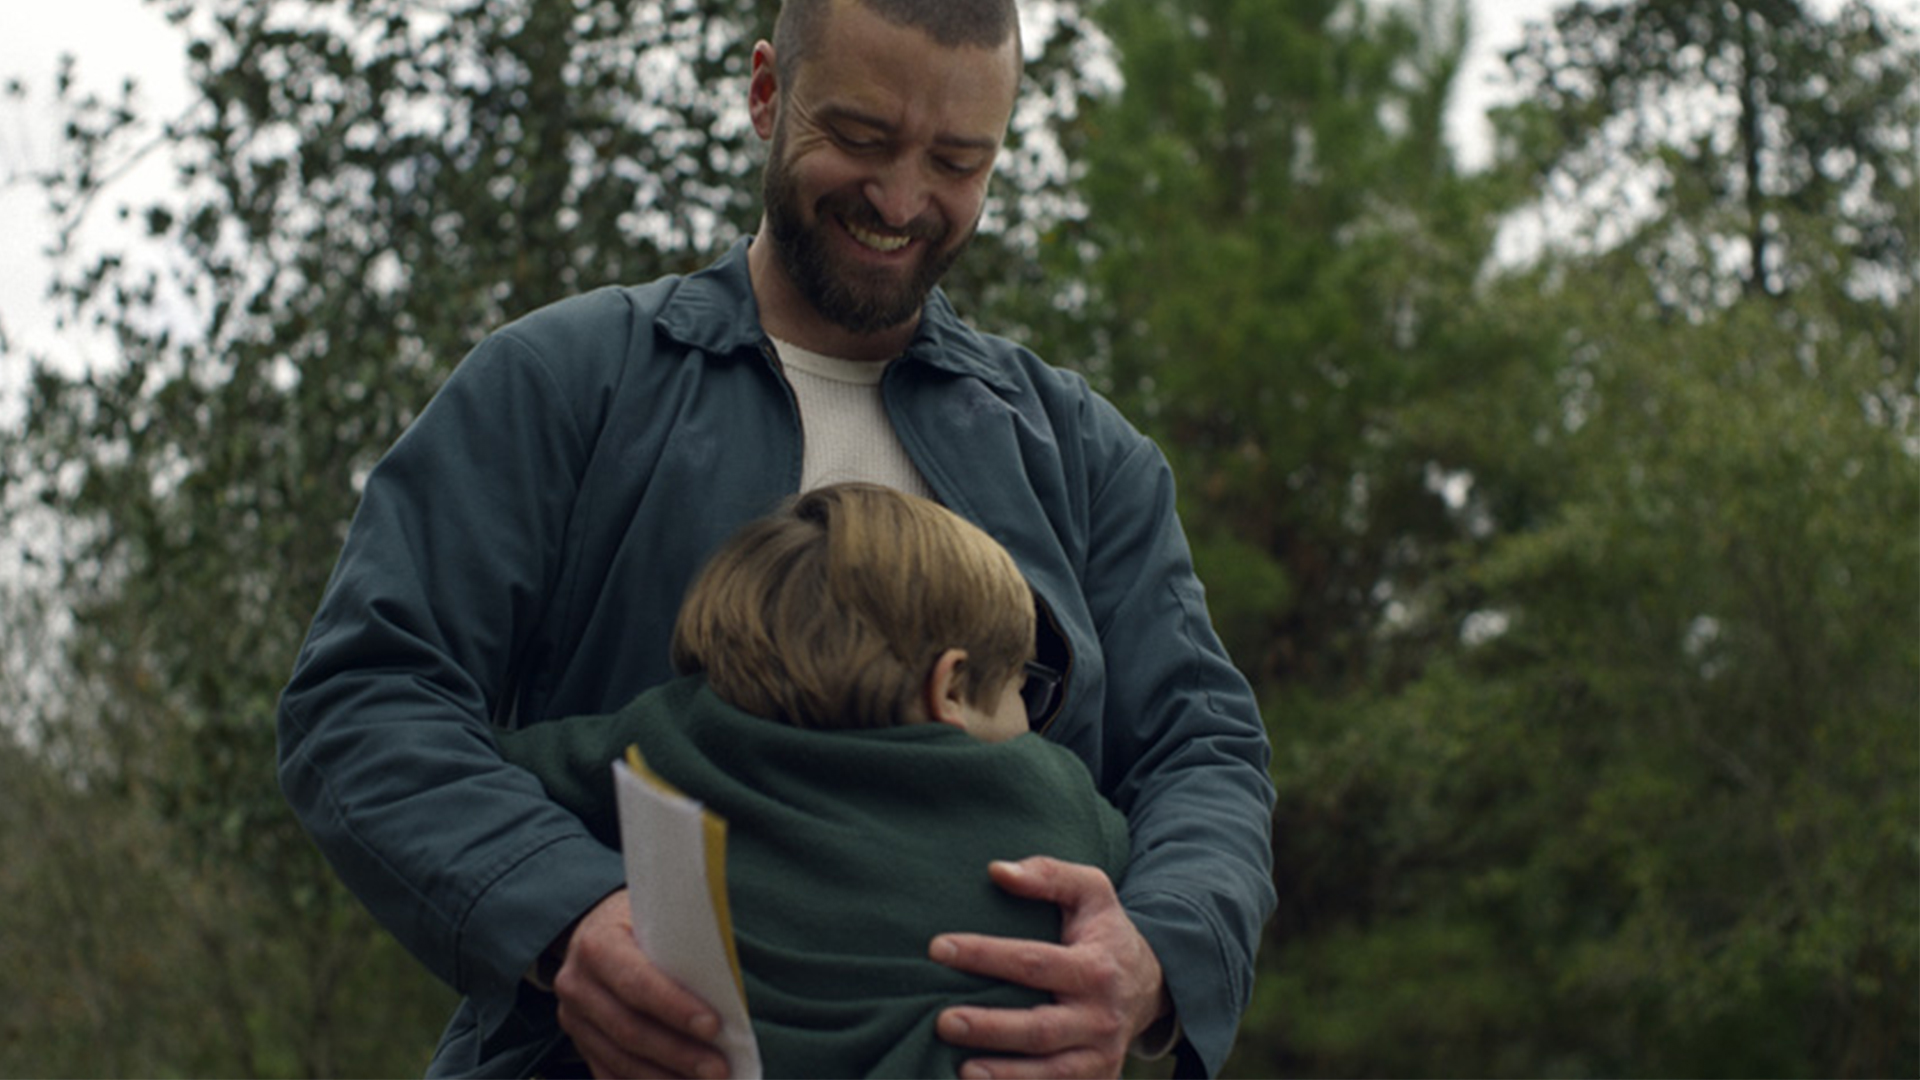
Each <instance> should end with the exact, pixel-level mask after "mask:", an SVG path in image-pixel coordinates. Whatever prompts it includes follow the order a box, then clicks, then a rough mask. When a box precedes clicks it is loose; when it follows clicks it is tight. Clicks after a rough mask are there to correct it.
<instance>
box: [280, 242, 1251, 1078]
mask: <svg viewBox="0 0 1920 1080" xmlns="http://www.w3.org/2000/svg"><path fill="white" fill-rule="evenodd" d="M770 357H771V347H770V345H769V344H768V342H767V341H766V338H765V335H764V334H763V333H762V332H761V330H760V324H759V317H758V313H757V310H756V308H755V305H754V300H753V294H752V289H751V286H750V284H749V281H748V275H747V262H746V242H745V241H742V242H741V243H740V244H738V245H736V246H735V247H734V249H733V250H732V251H731V252H729V253H728V254H727V255H726V256H725V257H724V258H722V259H721V260H720V261H719V262H718V263H716V264H715V265H714V266H713V267H711V268H709V269H707V270H706V271H703V272H701V273H697V274H693V275H690V276H687V277H669V278H664V279H662V280H660V281H656V282H654V283H652V284H648V285H644V286H638V287H632V288H607V289H601V290H598V291H595V292H592V293H589V294H587V295H584V296H580V297H577V298H574V299H571V300H566V301H563V302H561V303H558V304H554V305H552V306H550V307H547V308H544V309H542V310H540V311H536V312H534V313H533V314H531V315H529V316H527V317H525V318H523V319H520V320H519V321H517V322H515V323H513V324H511V325H509V326H507V327H505V328H503V329H501V330H500V331H499V332H497V333H495V334H493V335H492V336H490V337H489V338H487V339H486V340H485V341H484V342H482V343H481V344H480V346H479V347H478V348H476V349H475V350H474V351H473V353H472V354H471V355H469V356H468V357H467V358H466V359H465V360H464V361H463V362H462V363H461V365H460V366H459V368H458V369H457V370H456V371H455V372H454V373H453V375H452V376H451V377H450V378H449V379H448V380H447V382H446V384H445V386H444V387H442V389H441V390H440V392H439V393H438V394H437V395H436V396H435V398H434V400H433V401H432V402H431V403H430V404H429V405H428V406H427V408H426V409H425V410H423V411H422V413H421V415H420V416H419V418H418V419H417V420H416V421H415V422H414V423H413V425H412V426H411V427H410V428H409V429H408V430H407V432H406V434H405V435H403V436H402V437H401V438H400V439H399V440H398V441H397V442H396V443H395V444H394V446H393V448H392V449H391V450H390V451H389V452H388V454H387V455H386V457H385V458H383V459H382V461H381V462H380V464H379V465H378V467H376V468H375V469H374V470H373V472H372V474H371V475H370V476H369V477H368V479H367V483H366V490H365V492H364V495H363V498H362V500H361V505H360V509H359V511H358V513H357V514H356V515H355V517H354V521H353V524H352V527H351V529H350V531H349V533H348V537H347V542H346V545H345V548H344V550H343V552H342V554H341V556H340V562H339V564H338V566H337V567H336V568H335V570H334V574H333V577H332V580H331V581H330V582H329V584H328V586H327V590H326V594H325V596H324V598H323V599H322V601H321V605H320V608H319V611H318V612H317V614H316V615H315V617H314V621H313V626H312V628H311V630H310V632H309V634H308V637H307V641H306V644H305V646H304V648H303V649H302V650H301V653H300V656H299V659H298V661H297V662H296V665H295V669H294V672H293V676H292V680H291V681H290V683H289V685H288V686H287V689H286V692H285V694H284V695H283V696H282V699H281V703H280V716H279V725H280V728H279V730H280V780H281V785H282V787H283V789H284V790H285V792H286V795H287V798H288V800H289V801H290V802H291V803H292V805H293V807H294V809H295V811H296V812H297V813H298V814H299V815H300V818H301V820H302V821H303V822H304V823H305V825H306V827H307V829H308V830H309V831H310V832H311V833H312V834H313V836H314V838H315V840H316V841H317V842H318V843H319V845H320V847H321V849H322V850H323V851H324V852H325V853H326V855H327V857H328V859H329V860H331V862H332V863H333V865H334V867H335V868H336V870H337V871H338V872H339V874H340V876H341V878H342V879H343V880H344V881H345V882H346V884H347V885H348V887H349V888H351V889H352V890H353V891H354V892H355V893H356V894H357V895H358V896H359V897H360V898H361V899H362V900H363V901H364V902H365V903H366V904H367V906H368V907H369V908H370V909H371V910H372V911H373V913H374V915H375V916H376V917H377V918H378V919H379V920H380V921H381V922H382V923H383V924H384V925H386V927H387V928H388V929H390V930H391V931H392V932H393V933H394V934H395V935H396V936H397V937H398V938H399V940H400V941H401V942H402V943H403V944H405V945H406V947H407V948H408V949H410V950H411V951H412V952H413V953H414V955H415V956H417V957H418V958H419V959H420V960H421V961H422V962H423V963H425V964H426V965H427V966H428V967H429V968H430V969H431V970H433V971H434V972H435V973H436V974H438V975H439V976H440V977H441V978H442V979H445V980H446V981H447V982H448V983H450V984H451V985H452V986H453V987H454V988H455V989H456V990H458V991H459V992H461V993H463V994H465V995H466V997H467V1000H466V1001H465V1002H464V1003H463V1005H462V1007H461V1010H460V1012H459V1014H458V1015H456V1017H455V1018H454V1021H453V1023H452V1025H451V1026H450V1027H449V1028H448V1031H447V1034H446V1036H445V1038H444V1039H443V1041H442V1044H441V1048H440V1052H439V1054H438V1056H437V1057H436V1059H435V1063H434V1068H433V1071H434V1072H436V1073H447V1074H464V1075H514V1074H516V1073H518V1072H521V1071H522V1070H524V1069H526V1068H528V1067H529V1066H530V1065H531V1063H532V1058H533V1057H534V1056H535V1055H537V1054H538V1053H539V1052H540V1051H541V1049H542V1048H543V1047H544V1045H545V1043H546V1042H547V1041H548V1039H549V1037H550V1034H551V1031H552V1018H551V1015H550V1014H551V1004H550V1002H549V1003H548V1004H546V1005H545V1006H544V1012H545V1013H546V1014H548V1015H545V1016H543V1015H542V1010H543V1006H542V1005H541V1003H540V1002H539V1001H538V1000H531V1001H530V1000H529V998H528V995H529V994H530V993H531V991H530V988H529V986H528V984H526V983H525V981H524V980H523V978H522V976H523V975H524V974H525V973H526V972H527V971H528V970H529V968H530V967H531V965H532V964H533V962H534V960H535V958H536V957H537V956H538V955H539V953H540V952H541V950H542V949H544V948H545V947H546V945H547V944H548V943H549V942H551V941H552V940H554V938H556V937H557V936H558V935H559V934H561V933H562V932H563V931H565V930H566V928H567V927H568V926H569V925H570V924H571V923H572V922H573V921H574V920H575V919H576V918H578V917H579V916H580V915H581V914H582V913H584V912H585V911H586V910H587V909H588V908H590V907H592V906H593V904H594V903H595V902H597V901H598V900H599V899H600V898H602V897H603V896H605V895H606V894H607V893H608V892H610V891H612V890H613V889H615V888H617V887H619V886H620V884H621V881H622V867H621V861H620V857H619V854H618V853H617V852H615V851H612V850H609V849H608V848H606V847H605V846H603V845H602V844H600V843H599V842H597V841H595V840H594V839H593V838H592V837H591V836H590V835H589V834H588V832H587V830H586V827H585V826H584V825H582V824H581V822H580V821H579V820H578V819H576V818H575V817H573V816H572V815H570V814H568V813H567V812H566V811H564V810H562V809H561V808H560V807H558V806H557V805H555V804H554V803H553V802H552V801H551V800H550V799H548V798H547V797H546V796H545V794H544V793H543V792H542V789H541V787H540V784H539V782H538V781H537V780H535V779H534V778H533V776H532V775H531V774H529V773H527V772H525V771H523V770H520V769H518V768H515V767H513V766H510V765H507V764H506V763H505V762H504V761H502V760H501V757H500V754H499V752H498V750H497V749H496V746H495V742H494V736H493V731H494V725H506V726H521V725H524V724H527V723H535V722H540V721H543V720H549V719H553V718H557V717H565V716H574V715H584V714H590V713H606V712H612V711H615V710H616V709H618V708H619V707H620V706H622V705H624V704H626V703H627V702H628V701H630V700H631V699H632V698H633V697H635V696H636V695H637V694H639V693H640V692H641V691H643V690H646V689H648V688H650V687H653V686H656V685H658V684H660V683H663V682H666V681H667V680H668V679H670V678H671V677H672V675H673V672H672V670H671V667H670V665H669V662H668V640H669V638H670V635H671V631H672V626H673V621H674V617H675V615H676V613H677V611H678V608H679V603H680V598H681V595H682V594H683V592H684V591H685V589H686V587H687V585H688V583H689V581H690V580H691V579H692V577H693V575H694V574H695V573H696V572H697V571H698V569H699V568H700V566H701V565H702V563H703V561H704V559H705V557H706V556H707V554H708V553H709V552H711V551H713V550H714V549H715V548H716V547H718V546H719V544H720V543H721V542H722V541H723V540H724V539H725V538H726V537H728V536H729V535H731V534H732V532H733V531H734V530H735V529H736V528H737V527H739V526H740V525H742V524H744V523H745V522H747V521H749V520H751V519H753V518H755V517H758V516H760V515H762V514H765V513H767V512H768V511H770V510H772V509H773V508H774V507H775V505H776V504H777V503H778V502H779V501H780V500H781V499H783V498H785V497H787V496H790V495H791V494H793V493H794V491H795V490H796V489H797V487H798V485H799V480H800V452H801V433H800V422H799V415H798V412H797V410H796V407H795V405H794V401H793V397H792V393H791V391H790V390H789V389H788V388H787V385H786V383H785V381H784V379H783V378H782V376H781V375H780V373H779V369H778V365H777V364H776V363H775V362H774V361H773V360H772V359H771V358H770ZM882 394H883V396H884V399H885V402H886V406H887V410H888V413H889V415H890V416H891V417H892V420H893V423H894V426H895V428H896V430H897V431H898V432H899V435H900V439H901V441H902V442H903V443H904V444H905V446H906V449H907V452H908V453H909V454H910V455H911V457H912V459H913V461H914V464H915V465H916V466H918V467H919V469H920V471H921V473H922V474H924V475H925V477H926V478H927V482H928V483H929V484H931V485H932V488H933V491H934V492H935V494H936V495H937V496H938V497H939V499H940V500H941V501H942V502H943V503H945V504H946V505H947V506H948V507H949V508H951V509H952V510H954V511H955V512H957V513H959V514H961V515H962V516H964V517H966V518H968V519H969V520H971V521H973V522H975V523H976V524H978V525H979V526H980V527H982V528H983V529H985V530H986V531H987V532H988V533H990V534H991V535H992V536H993V537H994V538H995V539H997V540H999V541H1000V543H1002V544H1003V545H1005V546H1006V548H1007V550H1008V551H1010V552H1011V553H1012V554H1013V557H1014V559H1015V561H1016V562H1018V564H1019V565H1020V568H1021V570H1022V571H1023V572H1024V573H1025V574H1026V576H1027V578H1028V580H1029V582H1030V583H1031V584H1032V585H1033V587H1034V588H1035V590H1036V591H1037V593H1038V595H1039V596H1040V598H1041V599H1042V601H1043V605H1044V608H1045V617H1044V618H1043V623H1044V624H1045V628H1046V629H1047V630H1048V631H1050V633H1049V634H1048V636H1049V637H1050V638H1051V639H1052V641H1051V646H1050V647H1051V648H1053V649H1057V650H1060V651H1059V652H1058V653H1056V655H1055V659H1057V660H1060V661H1062V662H1063V663H1064V666H1065V667H1066V669H1067V671H1068V680H1067V691H1066V695H1065V699H1064V701H1063V703H1062V704H1061V706H1060V708H1059V711H1058V713H1057V714H1056V716H1055V717H1054V719H1053V720H1052V721H1051V722H1050V723H1049V724H1048V726H1047V727H1046V729H1045V734H1046V736H1047V737H1048V738H1050V739H1052V740H1054V741H1056V742H1059V743H1061V744H1063V745H1065V746H1067V747H1068V748H1070V749H1071V750H1073V751H1074V753H1076V754H1078V755H1079V756H1080V758H1081V759H1082V760H1084V761H1085V762H1086V764H1087V767H1088V768H1089V770H1091V772H1092V773H1093V775H1094V777H1095V778H1096V780H1097V781H1098V784H1099V787H1100V790H1101V791H1102V793H1104V794H1105V795H1106V796H1107V798H1108V799H1110V800H1111V801H1112V802H1113V803H1114V805H1116V806H1118V807H1119V808H1120V809H1121V811H1123V812H1124V813H1125V814H1126V816H1127V821H1128V825H1129V828H1130V830H1131V833H1132V843H1133V852H1134V855H1133V861H1132V863H1131V864H1130V866H1129V867H1128V870H1127V874H1126V876H1125V878H1124V879H1123V880H1122V881H1121V882H1119V883H1118V884H1119V888H1120V896H1121V899H1122V901H1123V902H1124V903H1125V905H1126V908H1127V911H1128V914H1129V915H1130V916H1131V917H1132V919H1133V921H1134V923H1135V925H1136V926H1138V927H1139V929H1140V932H1141V933H1142V934H1143V935H1144V936H1145V937H1146V939H1147V941H1148V942H1149V943H1150V944H1151V945H1152V946H1153V949H1154V952H1155V954H1156V955H1157V956H1158V957H1159V959H1160V961H1161V965H1162V967H1163V968H1164V970H1165V973H1166V978H1167V984H1168V988H1169V990H1170V992H1171V994H1172V996H1173V1001H1174V1005H1175V1009H1176V1011H1177V1013H1178V1015H1179V1019H1180V1023H1181V1026H1182V1030H1183V1032H1184V1036H1185V1044H1184V1045H1183V1047H1182V1055H1183V1059H1184V1061H1183V1064H1184V1065H1185V1069H1183V1071H1191V1070H1192V1069H1194V1068H1195V1067H1199V1068H1204V1070H1205V1071H1206V1072H1208V1073H1212V1072H1215V1071H1217V1070H1218V1068H1219V1066H1220V1064H1221V1062H1222V1060H1223V1059H1224V1058H1225V1056H1226V1054H1227V1051H1228V1049H1229V1048H1230V1046H1231V1044H1232V1040H1233V1035H1234V1031H1235V1028H1236V1027H1237V1025H1238V1023H1239V1018H1240V1014H1241V1011H1242V1010H1243V1009H1244V1008H1245V1006H1246V1003H1247V1000H1248V997H1249V995H1250V994H1251V992H1252V983H1253V956H1254V952H1255V948H1256V945H1257V942H1258V937H1259V933H1260V928H1261V926H1262V924H1263V923H1264V922H1265V920H1266V918H1267V916H1268V915H1269V914H1270V913H1271V911H1272V908H1273V903H1274V894H1273V887H1272V882H1271V878H1270V873H1271V866H1270V860H1271V855H1270V850H1269V846H1268V834H1269V819H1270V815H1271V812H1272V800H1273V789H1272V786H1271V783H1270V781H1269V779H1268V776H1267V767H1266V766H1267V754H1268V747H1267V740H1266V737H1265V734H1264V731H1263V728H1262V724H1261V721H1260V716H1259V712H1258V710H1257V708H1256V706H1255V704H1254V700H1253V695H1252V693H1251V691H1250V689H1249V688H1248V686H1247V683H1246V680H1245V679H1244V678H1243V677H1242V676H1241V675H1240V673H1239V672H1238V671H1236V670H1235V669H1234V667H1233V665H1232V664H1231V663H1230V662H1229V660H1228V659H1227V656H1226V654H1225V652H1224V651H1223V650H1222V648H1221V646H1220V643H1219V639H1218V638H1217V637H1216V635H1215V634H1214V632H1213V629H1212V626H1211V624H1210V622H1209V620H1208V618H1207V612H1206V607H1205V601H1204V597H1203V595H1202V590H1201V587H1200V584H1199V582H1198V580H1197V579H1196V578H1195V577H1194V575H1193V571H1192V566H1191V562H1190V559H1189V555H1188V548H1187V544H1186V540H1185V538H1184V536H1183V535H1182V533H1181V530H1180V526H1179V523H1178V520H1177V518H1176V516H1175V512H1174V490H1173V477H1172V474H1171V472H1170V471H1169V469H1168V467H1167V465H1166V462H1165V460H1164V458H1163V457H1162V455H1161V454H1160V452H1159V450H1158V448H1156V447H1155V446H1154V445H1153V443H1152V442H1151V441H1149V440H1148V439H1146V438H1145V437H1144V436H1142V435H1141V434H1139V433H1138V432H1137V431H1135V430H1134V429H1133V428H1132V427H1131V426H1130V425H1129V424H1128V423H1127V422H1126V421H1125V420H1124V419H1123V418H1122V417H1121V416H1120V415H1119V413H1118V412H1117V411H1116V410H1115V409H1114V408H1113V407H1112V406H1111V405H1110V404H1109V403H1108V402H1106V401H1105V400H1104V399H1102V398H1101V397H1099V396H1098V395H1097V394H1095V393H1094V392H1093V391H1092V390H1091V389H1090V388H1089V387H1088V386H1087V385H1086V383H1085V381H1084V380H1082V379H1081V378H1080V377H1079V376H1077V375H1074V374H1072V373H1069V372H1064V371H1061V370H1058V369H1055V368H1052V367H1049V366H1047V365H1046V364H1045V363H1043V362H1042V361H1040V360H1039V359H1038V358H1037V357H1035V356H1034V355H1033V354H1032V353H1030V352H1028V351H1027V350H1024V349H1021V348H1018V347H1017V346H1014V345H1013V344H1011V343H1009V342H1006V341H1004V340H1001V339H998V338H994V337H990V336H987V335H983V334H980V333H978V332H976V331H974V330H972V329H971V328H969V327H967V326H966V325H964V324H963V323H962V322H961V321H960V320H959V319H958V317H956V316H955V314H954V313H953V310H952V308H951V307H950V306H949V305H948V303H947V301H946V299H945V297H944V296H942V295H940V294H939V293H938V292H936V293H935V294H934V295H933V296H932V297H930V298H929V300H928V302H927V306H926V310H925V313H924V315H923V318H922V320H921V325H920V328H919V332H918V334H917V336H916V338H915V340H914V342H913V344H912V346H911V347H910V348H909V349H908V351H907V353H906V354H905V355H904V356H903V357H902V358H901V359H900V360H899V361H897V362H895V363H894V364H893V365H891V367H890V368H889V369H888V371H887V374H886V377H885V379H884V381H883V383H882ZM1194 1055H1197V1060H1195V1057H1194Z"/></svg>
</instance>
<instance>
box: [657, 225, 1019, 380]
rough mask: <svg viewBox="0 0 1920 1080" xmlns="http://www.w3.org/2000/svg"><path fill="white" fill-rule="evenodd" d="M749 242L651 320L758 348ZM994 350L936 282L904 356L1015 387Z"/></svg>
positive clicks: (712, 342) (690, 335)
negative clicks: (996, 358) (936, 285)
mask: <svg viewBox="0 0 1920 1080" xmlns="http://www.w3.org/2000/svg"><path fill="white" fill-rule="evenodd" d="M751 242H752V237H742V238H741V239H739V240H736V241H735V242H734V244H733V246H732V247H730V248H728V249H727V252H726V254H724V255H722V256H721V257H720V258H719V259H718V260H717V261H715V262H714V263H713V264H712V265H711V266H708V267H707V268H706V269H704V270H701V271H699V272H697V273H694V274H691V275H689V276H687V277H685V278H683V279H681V282H680V285H679V287H678V288H676V289H674V290H673V294H672V295H671V296H669V297H668V298H667V301H666V303H665V304H663V305H662V306H661V308H660V314H659V316H658V317H657V319H656V320H655V325H656V326H658V327H659V329H660V332H661V333H663V334H665V335H666V336H667V337H669V338H671V339H672V340H674V341H676V342H678V343H680V344H681V345H685V346H687V347H689V348H694V349H699V350H701V351H703V352H705V353H707V354H709V355H711V356H731V355H733V354H734V353H736V352H742V351H745V352H753V353H759V352H760V351H761V346H762V344H763V343H764V342H765V340H766V335H765V334H764V333H762V332H761V330H760V308H759V305H758V304H757V303H756V302H755V301H754V298H753V281H752V278H751V277H750V276H749V275H748V272H747V246H748V244H750V243H751ZM993 354H994V350H993V349H992V348H991V347H989V345H988V344H987V342H986V340H985V339H984V338H983V337H982V336H981V334H980V333H979V331H977V330H975V329H973V328H972V327H970V326H968V325H967V324H966V323H965V322H963V321H961V319H960V316H959V315H958V314H957V313H955V312H954V310H953V305H952V303H950V302H949V301H948V300H947V295H946V293H945V292H943V291H942V290H940V289H938V288H935V289H934V290H933V292H932V293H931V294H929V295H928V297H927V303H926V306H925V307H924V308H923V309H922V310H921V313H920V328H919V329H918V330H917V331H916V332H915V333H914V336H913V342H912V343H911V344H909V345H908V346H907V351H906V354H905V356H904V357H903V359H904V360H906V361H910V362H912V363H916V364H927V365H929V366H931V367H934V368H938V369H939V370H942V371H947V372H951V373H953V374H956V375H970V376H972V377H974V378H977V379H979V380H981V381H982V382H985V383H987V384H988V385H990V386H993V387H996V388H998V389H1001V390H1013V389H1014V388H1015V384H1014V382H1013V380H1012V376H1011V373H1010V372H1009V371H1007V370H1006V369H1005V366H1004V365H1003V364H998V363H995V362H994V360H993Z"/></svg>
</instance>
